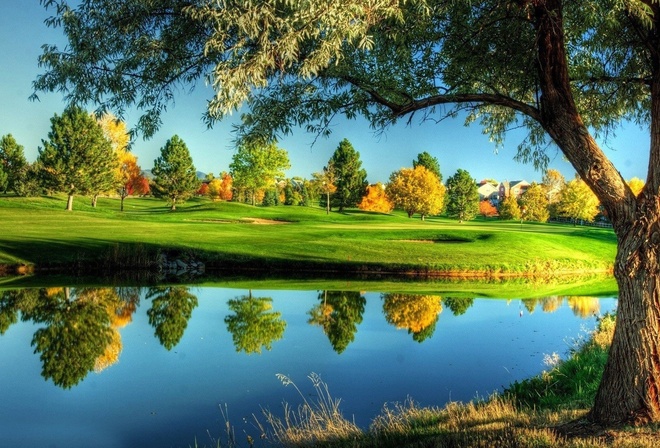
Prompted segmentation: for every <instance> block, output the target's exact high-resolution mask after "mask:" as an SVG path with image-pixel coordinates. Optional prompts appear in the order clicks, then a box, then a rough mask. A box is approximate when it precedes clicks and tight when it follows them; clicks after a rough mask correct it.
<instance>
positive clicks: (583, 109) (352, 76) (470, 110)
mask: <svg viewBox="0 0 660 448" xmlns="http://www.w3.org/2000/svg"><path fill="white" fill-rule="evenodd" d="M43 3H44V4H45V5H46V6H47V7H51V8H53V11H54V15H55V16H54V17H53V18H52V19H51V20H48V21H47V23H48V24H49V25H51V26H54V27H60V26H61V27H63V30H64V33H65V36H66V38H67V39H68V40H69V42H68V44H67V45H66V47H65V48H62V49H60V48H59V47H57V46H55V45H45V46H44V47H43V48H44V50H43V51H44V54H43V55H42V57H41V59H40V62H41V64H42V66H43V74H42V75H40V76H39V77H38V78H37V79H36V81H35V83H34V86H35V89H36V90H37V91H58V92H62V93H63V94H64V97H65V100H66V101H69V102H76V103H79V104H83V103H85V102H89V101H90V99H91V100H95V101H96V102H98V103H100V104H99V106H100V107H102V108H103V107H107V108H114V109H120V110H126V109H128V108H129V107H131V106H134V105H136V104H137V105H139V106H140V107H139V109H140V110H142V111H143V113H144V114H143V116H142V118H141V119H140V121H139V124H138V127H139V128H140V129H141V130H142V131H143V132H144V133H145V134H146V135H153V133H154V132H155V131H156V129H157V128H158V125H159V124H160V113H161V112H162V111H163V110H165V109H166V107H167V105H168V104H169V103H170V102H171V101H172V100H173V99H174V97H175V93H176V92H177V91H178V90H180V86H181V85H182V84H185V85H195V84H196V83H197V82H202V81H205V80H207V79H209V78H210V79H211V82H212V84H213V86H214V88H215V92H214V94H213V95H212V97H211V98H210V101H209V102H208V107H207V112H206V119H207V121H208V122H209V124H213V122H215V121H216V120H219V119H222V118H223V117H225V116H227V115H228V114H230V113H232V112H234V111H235V110H238V109H239V108H241V107H242V106H243V105H245V106H246V107H245V110H249V112H248V113H245V114H244V115H243V120H242V122H241V123H240V124H239V126H238V129H237V131H238V134H237V138H239V139H241V140H250V139H252V138H258V139H265V138H275V137H276V136H278V135H282V134H288V133H291V132H293V130H294V129H297V128H298V126H303V127H306V128H307V129H308V130H311V131H315V132H318V133H319V134H322V135H325V134H328V133H330V132H331V131H332V129H333V127H332V124H333V121H332V119H333V117H335V116H338V115H341V114H343V115H345V116H347V117H349V118H354V117H356V116H358V115H362V116H364V117H365V118H366V119H367V120H368V121H369V123H370V124H371V125H372V126H373V127H374V128H376V129H383V128H385V127H387V126H388V125H391V124H393V123H395V122H397V120H401V119H403V120H412V119H413V117H421V118H422V119H427V120H428V121H439V120H442V119H443V118H453V117H456V116H458V115H459V114H461V113H465V114H467V121H468V122H470V123H472V122H478V123H480V124H481V125H482V126H483V128H484V130H485V131H486V133H487V134H488V135H489V137H490V138H491V140H492V141H493V142H495V144H496V145H501V144H502V143H503V141H504V136H505V133H506V131H507V130H508V129H511V128H518V129H520V128H523V129H526V130H527V131H528V134H527V137H526V138H525V139H524V140H523V141H522V142H521V144H520V145H519V147H518V151H517V156H516V159H517V160H520V161H522V162H531V163H534V164H535V166H537V167H538V168H541V169H544V168H545V167H547V164H548V161H549V160H550V152H548V148H550V149H551V151H552V148H553V147H555V148H558V149H559V151H561V153H562V154H563V156H564V157H565V158H566V159H567V160H568V161H569V162H570V163H571V164H572V166H573V167H574V168H575V171H576V172H577V174H578V175H579V176H580V178H581V179H582V180H583V181H584V182H585V183H586V184H587V185H588V186H589V187H590V188H591V190H592V191H593V192H594V193H595V195H596V196H597V197H598V199H599V200H600V202H601V204H602V206H603V208H604V210H605V211H606V212H607V215H608V217H609V218H610V220H611V222H612V225H613V228H614V232H615V233H616V235H617V238H618V246H617V256H616V259H615V261H614V275H615V277H616V279H617V282H618V288H619V306H618V310H617V318H616V319H617V324H616V329H617V330H616V332H615V335H614V339H613V341H612V346H611V348H610V351H609V356H608V361H607V365H606V367H605V371H604V374H603V378H602V382H601V386H600V388H599V390H598V393H597V394H596V398H595V401H594V404H593V408H592V410H591V412H590V413H589V415H588V419H590V420H591V421H595V422H598V423H601V424H614V423H616V424H619V423H622V422H629V423H640V422H645V421H660V393H657V390H658V388H660V327H659V326H658V325H657V322H658V321H660V308H658V307H656V306H654V304H655V303H658V302H660V282H658V278H660V260H659V259H658V257H657V256H656V254H657V252H658V248H659V247H660V231H659V230H658V226H659V223H660V169H658V167H659V166H660V132H657V129H658V128H659V127H660V62H659V61H660V58H659V57H658V56H657V55H658V53H659V52H660V37H659V33H658V27H660V5H658V3H657V2H654V1H650V0H584V1H580V2H566V1H561V0H535V1H531V0H520V1H515V2H501V1H499V0H476V1H470V2H467V1H454V2H440V1H436V0H418V1H414V2H399V1H388V0H376V1H374V2H362V1H357V0H348V1H347V2H334V1H330V0H319V1H318V2H311V3H310V2H307V1H304V2H303V1H297V0H294V1H291V2H288V3H287V7H286V8H281V7H278V6H279V3H278V2H277V1H276V0H265V1H263V2H258V3H256V4H254V5H253V7H251V8H245V7H244V6H245V4H244V2H238V1H233V0H231V1H228V2H226V3H223V5H224V6H223V7H222V8H219V7H213V6H211V5H210V4H207V2H179V1H175V0H172V2H171V3H167V5H168V6H169V8H167V9H166V10H167V13H163V5H162V4H161V3H160V2H156V3H154V2H151V1H147V0H135V2H130V3H129V2H119V3H118V2H116V1H110V0H98V1H94V2H81V3H78V4H77V6H75V7H74V8H69V7H62V6H61V4H60V3H59V2H53V1H47V2H43ZM136 4H137V5H139V6H140V7H141V9H140V14H135V13H134V11H135V8H134V6H135V5H136ZM264 24H267V25H268V26H264ZM89 36H104V39H96V40H95V42H94V49H93V51H90V46H89V40H88V39H89ZM145 49H148V51H146V50H145ZM145 74H148V75H149V76H145ZM622 118H625V119H626V120H629V121H632V122H637V123H641V124H642V126H643V129H648V130H649V135H650V137H651V138H650V139H649V149H648V155H649V164H648V172H647V175H646V179H645V186H644V188H643V190H642V192H641V193H640V194H639V195H634V194H633V192H632V190H631V189H630V188H629V186H628V185H627V183H626V182H625V179H623V177H622V176H621V174H620V173H619V171H618V170H617V169H616V167H615V166H614V165H613V164H612V162H611V161H610V160H609V158H608V157H607V155H606V153H605V152H604V151H603V150H602V149H601V147H600V146H599V144H598V142H597V141H596V139H595V138H594V133H599V134H600V135H609V134H610V132H609V131H612V130H614V129H615V128H616V127H617V126H619V125H620V123H621V122H622Z"/></svg>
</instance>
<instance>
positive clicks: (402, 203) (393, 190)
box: [386, 165, 446, 221]
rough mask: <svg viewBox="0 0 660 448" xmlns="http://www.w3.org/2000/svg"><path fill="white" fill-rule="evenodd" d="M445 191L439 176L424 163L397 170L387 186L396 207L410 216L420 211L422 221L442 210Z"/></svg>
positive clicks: (388, 194)
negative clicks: (423, 164)
mask: <svg viewBox="0 0 660 448" xmlns="http://www.w3.org/2000/svg"><path fill="white" fill-rule="evenodd" d="M445 191H446V189H445V186H444V185H442V184H441V183H440V181H439V180H438V176H437V175H436V174H435V173H433V172H431V171H429V170H427V169H426V168H425V167H424V166H422V165H418V166H417V167H416V168H401V169H400V170H399V171H395V172H394V173H392V174H391V175H390V181H389V182H388V183H387V187H386V192H387V196H388V197H389V198H390V200H391V201H392V202H393V203H394V206H395V207H397V208H399V209H401V210H404V211H405V212H406V213H407V214H408V218H412V216H413V215H414V214H415V213H419V214H420V217H421V219H422V221H423V220H424V218H425V217H426V216H428V215H437V214H439V213H440V212H441V211H442V208H443V207H444V203H445Z"/></svg>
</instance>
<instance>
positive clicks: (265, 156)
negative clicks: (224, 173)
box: [229, 141, 291, 205]
mask: <svg viewBox="0 0 660 448" xmlns="http://www.w3.org/2000/svg"><path fill="white" fill-rule="evenodd" d="M290 167H291V163H290V162H289V154H288V153H287V152H286V149H283V148H280V147H278V146H277V143H276V142H274V141H272V142H270V143H268V144H264V143H260V142H255V143H250V144H243V145H241V146H239V147H238V150H237V151H236V152H235V153H234V156H233V157H232V161H231V163H230V164H229V170H230V172H231V176H232V179H233V185H234V188H236V189H238V190H243V191H245V192H248V193H249V194H250V197H251V200H252V205H255V202H256V200H255V197H256V194H257V191H258V190H261V189H265V188H267V187H271V186H272V187H274V186H275V181H276V180H277V178H278V177H284V171H285V170H288V169H289V168H290Z"/></svg>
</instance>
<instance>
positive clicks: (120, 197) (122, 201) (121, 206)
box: [119, 194, 126, 212]
mask: <svg viewBox="0 0 660 448" xmlns="http://www.w3.org/2000/svg"><path fill="white" fill-rule="evenodd" d="M125 197H126V196H124V195H123V194H122V195H121V196H119V211H120V212H123V211H124V198H125Z"/></svg>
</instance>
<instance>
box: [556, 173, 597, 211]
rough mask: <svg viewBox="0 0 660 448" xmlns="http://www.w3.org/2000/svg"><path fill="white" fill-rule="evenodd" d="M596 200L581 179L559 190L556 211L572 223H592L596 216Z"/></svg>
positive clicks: (572, 181)
mask: <svg viewBox="0 0 660 448" xmlns="http://www.w3.org/2000/svg"><path fill="white" fill-rule="evenodd" d="M598 204H599V202H598V198H597V197H596V195H595V194H594V193H593V192H592V191H591V189H590V188H589V186H588V185H587V184H586V183H585V182H584V181H583V180H581V179H573V180H571V181H569V182H568V183H567V184H566V185H564V188H563V189H562V190H561V194H560V197H559V202H558V203H557V211H558V212H559V215H560V216H563V217H565V218H570V219H572V220H573V221H581V220H584V221H593V220H594V218H595V217H596V215H597V214H598Z"/></svg>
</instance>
